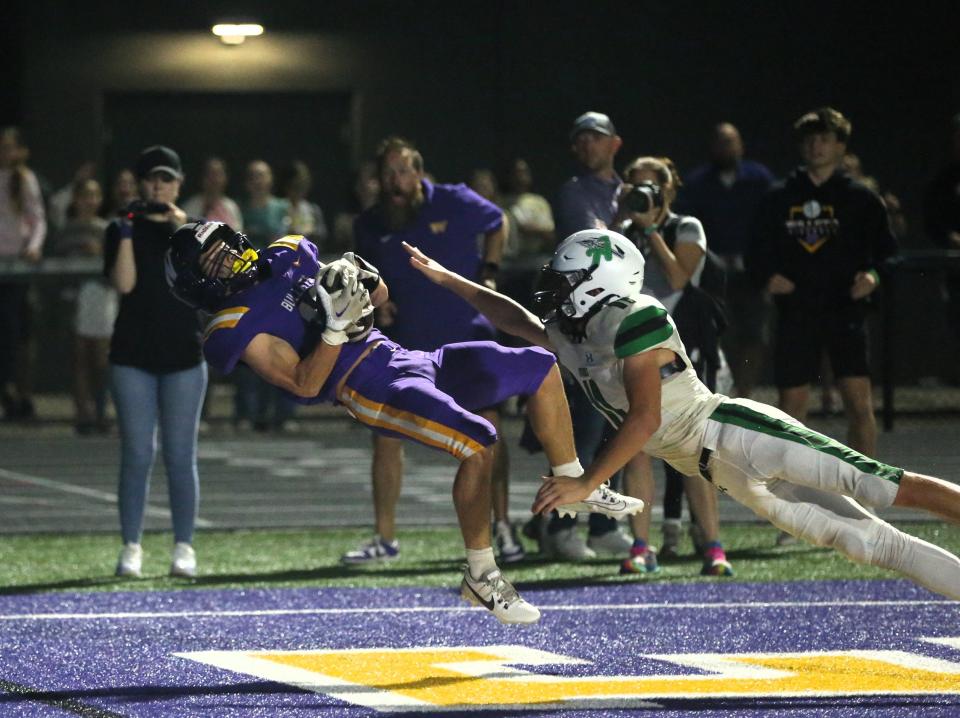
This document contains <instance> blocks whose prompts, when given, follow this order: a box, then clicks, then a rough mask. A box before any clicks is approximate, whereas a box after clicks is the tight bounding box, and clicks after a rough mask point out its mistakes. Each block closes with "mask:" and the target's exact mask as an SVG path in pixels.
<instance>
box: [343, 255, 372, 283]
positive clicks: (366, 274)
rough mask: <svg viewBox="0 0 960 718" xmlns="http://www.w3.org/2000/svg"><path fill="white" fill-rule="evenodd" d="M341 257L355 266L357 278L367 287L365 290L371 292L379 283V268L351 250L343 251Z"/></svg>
mask: <svg viewBox="0 0 960 718" xmlns="http://www.w3.org/2000/svg"><path fill="white" fill-rule="evenodd" d="M341 259H342V260H343V261H345V262H349V263H350V264H352V265H353V266H354V267H356V268H357V278H358V279H359V281H360V283H361V284H363V286H365V287H366V288H367V291H369V292H371V293H372V292H373V290H374V289H376V288H377V286H379V284H380V270H378V269H377V268H376V267H374V266H373V265H372V264H370V262H368V261H367V260H365V259H364V258H363V257H359V256H357V255H356V254H354V253H353V252H344V253H343V257H341Z"/></svg>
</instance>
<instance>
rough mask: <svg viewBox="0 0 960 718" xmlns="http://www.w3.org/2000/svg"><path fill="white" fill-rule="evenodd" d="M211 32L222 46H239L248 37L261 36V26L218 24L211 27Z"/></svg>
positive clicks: (254, 24)
mask: <svg viewBox="0 0 960 718" xmlns="http://www.w3.org/2000/svg"><path fill="white" fill-rule="evenodd" d="M212 32H213V34H214V35H216V36H217V37H219V38H220V41H221V42H222V43H223V44H224V45H239V44H241V43H242V42H243V41H244V40H246V39H247V38H248V37H259V36H260V35H262V34H263V25H257V24H256V23H218V24H216V25H214V26H213V28H212Z"/></svg>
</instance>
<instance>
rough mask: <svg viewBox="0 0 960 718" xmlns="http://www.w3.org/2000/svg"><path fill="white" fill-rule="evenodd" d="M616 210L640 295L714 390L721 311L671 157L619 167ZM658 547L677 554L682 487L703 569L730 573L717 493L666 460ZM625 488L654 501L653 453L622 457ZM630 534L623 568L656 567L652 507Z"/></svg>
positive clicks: (700, 235) (702, 239) (703, 244)
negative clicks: (680, 204) (631, 248)
mask: <svg viewBox="0 0 960 718" xmlns="http://www.w3.org/2000/svg"><path fill="white" fill-rule="evenodd" d="M624 178H625V180H626V182H627V184H624V185H623V187H622V189H621V192H620V196H619V202H618V204H619V210H618V213H617V217H618V219H619V220H620V227H621V229H622V230H623V233H624V234H625V235H626V236H627V237H629V238H630V240H631V241H633V243H634V244H636V245H637V247H638V248H639V249H640V251H641V253H642V254H643V256H644V259H645V260H646V274H645V276H644V280H643V288H642V289H641V291H642V292H643V293H644V294H647V295H650V296H652V297H654V298H656V299H658V300H660V302H661V303H662V304H663V306H664V307H665V308H666V310H667V311H668V312H669V313H670V315H671V316H672V317H673V318H674V321H675V322H676V324H677V327H678V328H679V329H680V331H681V333H682V336H683V339H684V345H685V348H686V350H687V354H688V355H689V357H690V361H691V362H692V364H693V368H694V369H695V371H696V373H697V376H698V377H699V378H700V380H701V381H703V382H704V383H705V384H706V385H707V386H708V387H709V388H710V390H711V391H713V390H715V389H716V379H717V372H718V371H719V369H720V366H721V359H720V356H721V355H720V350H719V343H718V340H719V334H720V331H721V330H722V326H721V322H722V321H723V320H722V315H721V314H719V312H720V311H721V310H720V308H719V307H718V306H717V304H716V302H715V301H714V300H713V299H712V298H711V297H710V296H708V295H707V294H706V293H705V292H703V291H702V290H700V289H699V284H700V279H701V276H702V274H703V272H704V268H705V265H706V259H707V238H706V235H705V234H704V232H703V226H702V225H701V224H700V221H699V220H698V219H697V218H696V217H686V216H681V215H677V214H675V213H674V212H672V211H671V209H670V208H671V205H672V204H673V201H674V199H676V196H677V190H678V189H679V187H680V176H679V173H678V172H677V169H676V167H675V166H674V164H673V162H672V161H671V160H670V158H668V157H638V158H637V159H635V160H634V161H633V162H631V163H630V164H629V165H628V166H627V168H626V170H624ZM664 471H665V474H666V488H665V491H664V510H663V514H664V524H663V546H662V547H661V555H667V556H676V551H677V544H678V542H679V534H680V516H681V513H682V502H683V494H684V492H686V494H687V500H688V502H689V504H690V514H691V519H692V520H693V522H694V525H695V526H696V527H697V530H695V531H694V532H693V533H694V537H695V540H694V543H695V544H698V545H697V550H698V551H699V552H701V553H702V555H703V569H702V571H701V573H702V574H704V575H710V576H731V575H733V568H732V567H731V566H730V563H729V561H727V557H726V554H725V553H724V550H723V545H722V544H721V543H720V537H719V534H720V523H719V516H718V506H717V495H716V492H715V491H713V489H712V488H711V487H710V486H709V485H708V484H707V482H706V481H704V480H703V479H702V478H700V477H699V476H683V475H681V474H680V473H679V472H678V471H677V470H676V469H675V468H673V467H672V466H670V464H667V463H664ZM624 481H625V483H626V490H627V493H628V494H630V495H633V496H637V497H639V498H641V499H643V500H644V501H646V502H647V503H648V504H649V503H651V502H652V501H653V492H654V481H653V472H652V468H651V465H650V458H649V457H648V456H647V455H646V454H639V455H638V456H637V457H635V458H634V459H633V460H631V461H630V463H629V464H627V468H626V473H625V474H624ZM631 528H632V529H633V533H634V537H635V538H634V543H633V548H632V549H631V551H630V557H629V558H628V559H627V560H626V561H624V562H623V564H622V565H621V573H655V572H656V571H657V570H659V566H658V564H657V556H656V553H655V552H654V550H653V549H652V548H650V547H649V546H648V545H647V539H648V537H649V532H650V513H649V512H646V513H644V514H643V515H639V516H633V517H631Z"/></svg>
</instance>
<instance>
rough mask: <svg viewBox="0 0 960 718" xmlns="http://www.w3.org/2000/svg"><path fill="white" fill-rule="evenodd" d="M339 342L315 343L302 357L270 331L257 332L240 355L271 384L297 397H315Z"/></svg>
mask: <svg viewBox="0 0 960 718" xmlns="http://www.w3.org/2000/svg"><path fill="white" fill-rule="evenodd" d="M340 348H341V345H339V344H336V345H334V344H328V343H327V342H323V341H320V342H317V346H316V347H315V348H314V350H313V351H312V352H310V353H309V354H307V356H305V357H304V358H303V359H301V358H300V356H299V355H298V354H297V352H296V350H295V349H294V348H293V347H292V346H290V344H288V343H287V342H285V341H284V340H283V339H280V338H278V337H275V336H273V335H271V334H257V335H256V336H255V337H254V338H253V339H252V340H251V342H250V343H249V344H248V345H247V348H246V349H244V350H243V355H242V356H241V358H242V359H243V361H244V362H246V364H247V366H249V367H250V368H251V369H253V371H254V372H255V373H256V374H257V375H258V376H260V377H262V378H263V379H264V380H266V381H268V382H270V383H271V384H273V385H274V386H277V387H280V388H281V389H283V390H285V391H288V392H290V393H291V394H294V395H296V396H302V397H306V398H310V397H315V396H317V395H318V394H319V393H320V389H322V388H323V385H324V383H325V382H326V381H327V378H328V377H329V376H330V372H331V371H333V365H334V364H335V363H336V361H337V357H339V356H340Z"/></svg>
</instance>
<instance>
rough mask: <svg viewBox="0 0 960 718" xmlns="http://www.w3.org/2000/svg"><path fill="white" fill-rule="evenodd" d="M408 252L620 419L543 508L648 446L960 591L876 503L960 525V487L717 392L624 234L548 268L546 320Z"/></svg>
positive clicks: (825, 535) (819, 532)
mask: <svg viewBox="0 0 960 718" xmlns="http://www.w3.org/2000/svg"><path fill="white" fill-rule="evenodd" d="M408 251H409V252H410V254H411V262H412V263H413V265H414V266H415V267H417V268H418V269H420V271H422V272H423V273H424V274H425V275H426V276H427V277H429V278H430V279H431V280H433V281H434V282H436V283H438V284H440V285H441V286H444V287H446V288H447V289H449V290H450V291H452V292H454V293H455V294H457V295H458V296H460V297H462V298H463V299H465V300H466V301H468V302H470V303H471V304H472V305H473V306H475V307H476V308H477V309H478V310H479V311H481V312H482V313H483V314H485V315H486V316H487V317H488V318H489V319H490V320H491V321H492V322H493V323H494V324H495V325H496V326H497V328H498V329H500V330H501V331H504V332H507V333H509V334H513V335H515V336H517V337H520V338H522V339H526V340H527V341H529V342H530V343H531V344H535V345H538V346H541V347H544V348H546V349H550V350H551V351H553V352H554V353H556V355H557V357H558V358H559V360H560V363H561V364H562V365H563V366H564V367H565V368H566V369H567V370H568V371H570V372H571V373H572V374H573V375H574V376H575V377H576V379H577V381H579V382H580V384H581V385H582V386H583V388H584V390H585V391H586V393H587V395H588V396H589V397H590V399H591V401H592V402H593V404H594V405H595V406H596V408H597V409H598V410H599V411H600V412H601V413H602V414H603V415H604V416H605V417H606V418H607V420H608V421H610V422H611V423H612V424H613V425H614V426H615V427H617V432H616V434H615V435H614V437H613V438H612V439H611V440H610V441H609V442H607V444H606V445H605V446H604V447H603V450H602V451H601V452H600V453H599V454H598V456H597V458H596V459H595V461H594V462H593V463H592V464H591V465H590V466H588V467H587V468H586V471H585V472H584V473H583V474H581V475H579V476H551V477H547V478H545V479H544V483H543V485H542V486H541V487H540V490H539V492H538V493H537V497H536V499H535V501H534V504H533V511H534V512H537V513H544V514H546V513H549V512H550V511H551V510H553V509H555V508H556V507H557V506H559V505H561V504H569V503H572V502H576V501H580V500H582V499H583V498H584V497H585V496H587V495H588V494H589V493H590V492H591V491H592V490H593V489H594V488H596V487H597V486H600V485H601V484H602V483H603V482H604V481H606V480H607V479H608V478H610V476H612V475H613V474H614V473H615V472H616V471H617V470H619V469H620V468H621V467H623V466H624V464H626V463H627V462H628V461H629V460H630V459H631V458H633V457H634V456H635V455H637V454H638V453H640V452H641V451H643V452H646V453H647V454H649V455H651V456H654V457H657V458H661V459H663V460H665V461H667V462H669V463H670V464H671V465H673V466H674V467H675V468H676V469H677V470H678V471H679V472H680V473H681V474H684V475H687V476H697V475H699V476H702V477H703V478H704V479H706V480H707V481H710V482H711V483H712V484H713V485H714V486H715V487H716V488H717V489H718V490H720V491H722V492H724V493H726V494H728V495H729V496H731V497H732V498H734V499H736V500H737V501H739V502H740V503H742V504H744V505H746V506H748V507H749V508H750V509H752V510H753V511H754V512H756V513H757V514H758V515H759V516H762V517H763V518H765V519H767V520H769V521H770V522H771V523H773V524H774V525H775V526H777V527H778V528H780V529H782V530H784V531H787V532H789V533H791V534H793V535H795V536H797V537H798V538H801V539H803V540H805V541H807V542H809V543H812V544H815V545H817V546H831V547H833V548H835V549H837V550H838V551H840V552H841V553H843V554H844V555H846V556H847V557H849V558H850V559H852V560H854V561H857V562H860V563H867V564H872V565H874V566H880V567H882V568H887V569H891V570H893V571H897V572H899V573H901V574H903V575H904V576H907V577H908V578H911V579H912V580H914V581H916V582H917V583H919V584H920V585H922V586H925V587H926V588H928V589H930V590H932V591H935V592H937V593H940V594H942V595H944V596H947V597H949V598H952V599H954V600H958V599H960V559H958V558H957V557H956V556H954V555H953V554H951V553H949V552H947V551H944V550H943V549H941V548H939V547H937V546H934V545H932V544H929V543H927V542H925V541H922V540H920V539H918V538H916V537H914V536H910V535H909V534H906V533H903V532H902V531H900V530H898V529H896V528H894V527H893V526H891V525H890V524H888V523H887V522H885V521H883V520H881V519H879V518H877V517H876V516H874V515H873V514H872V513H870V512H869V511H867V510H866V509H865V508H863V507H864V506H868V507H870V508H873V509H884V508H887V507H890V506H900V507H906V508H918V509H924V510H926V511H928V512H930V513H932V514H935V515H937V516H940V517H942V518H944V519H947V520H949V521H951V522H953V523H960V486H957V485H955V484H951V483H949V482H946V481H943V480H941V479H937V478H934V477H931V476H924V475H921V474H916V473H913V472H909V471H904V470H903V469H899V468H896V467H893V466H888V465H886V464H883V463H881V462H879V461H876V460H874V459H871V458H869V457H867V456H864V455H863V454H860V453H858V452H856V451H853V450H852V449H850V448H848V447H846V446H844V445H842V444H840V443H838V442H836V441H834V440H832V439H830V438H828V437H826V436H824V435H822V434H818V433H816V432H814V431H812V430H810V429H808V428H807V427H805V426H804V425H803V424H801V423H799V422H798V421H796V420H795V419H793V418H792V417H790V416H789V415H787V414H785V413H783V412H782V411H780V410H778V409H776V408H774V407H772V406H768V405H766V404H761V403H758V402H755V401H750V400H748V399H729V398H727V397H725V396H722V395H720V394H715V393H713V392H711V391H710V390H709V389H708V388H707V387H706V386H704V385H703V384H702V383H701V382H700V380H699V379H698V378H697V376H696V374H695V373H694V371H693V369H692V368H691V363H690V359H689V358H688V357H687V354H686V351H685V350H684V347H683V343H682V342H681V341H680V337H679V336H677V331H676V327H675V325H674V323H673V320H672V319H671V318H670V316H669V315H668V314H667V312H666V310H665V309H664V308H663V305H661V304H660V302H658V301H657V300H656V299H654V298H652V297H649V296H646V295H642V294H640V291H639V290H640V287H641V285H642V283H643V256H642V255H641V254H640V252H639V250H638V249H637V248H636V247H635V246H634V245H633V244H632V243H631V242H630V241H629V240H628V239H626V238H625V237H623V236H622V235H619V234H617V233H616V232H611V231H608V230H585V231H582V232H577V233H576V234H572V235H570V236H569V237H567V238H566V239H565V240H564V241H563V242H561V243H560V245H559V246H558V247H557V250H556V252H555V254H554V256H553V258H552V260H551V261H550V263H549V264H547V265H545V266H544V268H543V269H542V270H541V276H540V281H539V286H538V290H537V291H535V293H534V309H535V311H536V312H537V316H535V315H534V314H532V313H531V312H529V311H527V310H526V309H524V308H523V307H521V306H520V305H519V304H517V303H516V302H513V301H512V300H510V299H509V298H507V297H505V296H503V295H501V294H498V293H496V292H494V291H492V290H489V289H486V288H485V287H482V286H480V285H478V284H475V283H473V282H471V281H469V280H467V279H464V278H463V277H461V276H459V275H457V274H455V273H453V272H450V271H449V270H447V269H445V268H444V267H443V266H441V265H440V264H438V263H436V262H434V261H433V260H431V259H430V258H429V257H427V256H425V255H424V254H422V253H421V252H420V251H419V250H417V249H416V248H414V247H408Z"/></svg>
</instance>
